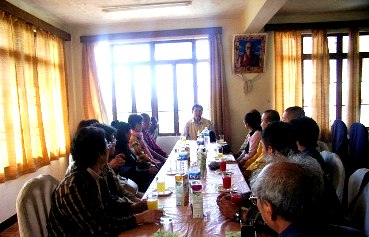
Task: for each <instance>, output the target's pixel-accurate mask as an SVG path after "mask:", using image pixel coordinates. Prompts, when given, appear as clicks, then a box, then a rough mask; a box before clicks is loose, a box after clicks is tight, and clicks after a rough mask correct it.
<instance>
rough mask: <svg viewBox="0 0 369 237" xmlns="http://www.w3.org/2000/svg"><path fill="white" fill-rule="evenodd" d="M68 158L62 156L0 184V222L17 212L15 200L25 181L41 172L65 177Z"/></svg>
mask: <svg viewBox="0 0 369 237" xmlns="http://www.w3.org/2000/svg"><path fill="white" fill-rule="evenodd" d="M67 166H68V164H67V159H66V158H60V159H59V160H55V161H51V164H50V165H48V166H44V167H42V168H40V169H38V170H37V171H36V172H34V173H30V174H26V175H22V176H20V177H19V178H17V179H14V180H10V181H6V182H5V183H1V184H0V210H1V211H0V223H1V222H3V221H5V220H6V219H8V218H10V217H11V216H13V215H14V214H15V213H16V210H15V201H16V199H17V195H18V193H19V191H20V190H21V188H22V187H23V185H24V183H26V182H27V181H28V180H29V179H31V178H33V177H37V176H38V175H40V174H51V175H52V176H54V177H55V178H56V179H58V180H61V179H62V178H63V177H64V173H65V170H66V169H67Z"/></svg>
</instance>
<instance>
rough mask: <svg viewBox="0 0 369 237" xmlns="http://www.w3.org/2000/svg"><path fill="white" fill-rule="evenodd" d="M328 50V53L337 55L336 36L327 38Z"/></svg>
mask: <svg viewBox="0 0 369 237" xmlns="http://www.w3.org/2000/svg"><path fill="white" fill-rule="evenodd" d="M328 50H329V53H337V36H329V37H328Z"/></svg>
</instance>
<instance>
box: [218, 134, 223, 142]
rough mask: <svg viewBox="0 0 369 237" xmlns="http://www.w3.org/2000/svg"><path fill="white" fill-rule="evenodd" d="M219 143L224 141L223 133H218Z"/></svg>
mask: <svg viewBox="0 0 369 237" xmlns="http://www.w3.org/2000/svg"><path fill="white" fill-rule="evenodd" d="M219 143H224V135H223V134H221V135H219Z"/></svg>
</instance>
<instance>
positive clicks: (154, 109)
mask: <svg viewBox="0 0 369 237" xmlns="http://www.w3.org/2000/svg"><path fill="white" fill-rule="evenodd" d="M199 40H207V41H208V44H209V57H208V58H207V59H197V56H196V42H197V41H199ZM181 42H190V43H191V44H192V47H191V48H192V56H191V58H189V59H169V60H168V59H167V60H155V58H154V57H155V45H157V44H165V43H181ZM134 44H149V46H150V47H149V48H150V60H149V61H148V62H128V63H117V62H114V58H113V57H114V56H113V51H114V47H116V46H120V45H134ZM109 48H110V57H111V59H110V60H111V62H112V63H111V71H112V78H111V82H112V88H111V90H112V96H111V97H112V98H111V103H112V111H111V112H112V115H113V120H116V119H117V118H118V111H117V102H116V101H117V98H116V94H115V92H116V86H115V84H116V83H115V67H117V66H122V65H124V66H128V67H129V68H130V70H131V72H132V71H133V69H134V67H135V66H136V65H149V67H150V71H151V113H152V116H155V117H157V118H158V115H159V112H160V111H159V108H158V107H159V106H158V98H157V94H156V92H157V90H156V88H157V82H156V66H158V65H171V66H172V69H173V95H174V98H173V103H174V105H173V114H174V118H173V119H174V124H173V126H174V133H160V128H159V135H161V136H173V135H174V136H178V135H180V134H181V133H182V131H180V130H179V107H178V96H177V92H178V90H177V89H178V87H177V84H178V78H177V73H176V70H177V65H179V64H191V65H192V66H193V72H192V73H193V82H192V83H193V93H194V97H193V103H192V104H194V103H197V102H198V93H199V92H198V77H197V65H198V63H201V62H207V63H209V74H210V39H209V35H199V36H196V37H195V36H192V37H185V36H184V37H183V38H182V39H178V38H177V39H165V40H150V41H140V42H124V43H120V42H113V43H111V44H110V46H109ZM130 80H131V88H130V90H131V97H132V98H131V99H132V110H131V112H129V113H131V114H134V113H137V107H136V96H135V90H134V77H133V76H131V78H130ZM210 86H211V85H210V84H209V90H210ZM209 101H210V98H209ZM209 106H210V105H209ZM204 109H205V110H209V109H210V108H204ZM140 112H141V111H140ZM146 112H149V111H146ZM170 112H172V111H170Z"/></svg>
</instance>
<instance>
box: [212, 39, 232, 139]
mask: <svg viewBox="0 0 369 237" xmlns="http://www.w3.org/2000/svg"><path fill="white" fill-rule="evenodd" d="M209 42H210V71H211V73H210V75H211V82H210V101H211V102H210V103H211V106H210V108H211V120H212V121H213V124H214V129H215V133H216V134H224V137H225V140H226V141H228V143H231V129H230V124H229V121H230V116H229V110H228V108H229V106H228V95H227V84H226V79H225V72H224V59H223V45H222V35H221V34H211V35H209Z"/></svg>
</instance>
